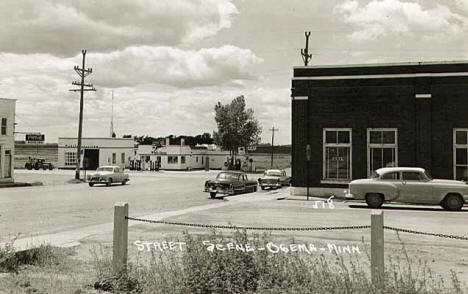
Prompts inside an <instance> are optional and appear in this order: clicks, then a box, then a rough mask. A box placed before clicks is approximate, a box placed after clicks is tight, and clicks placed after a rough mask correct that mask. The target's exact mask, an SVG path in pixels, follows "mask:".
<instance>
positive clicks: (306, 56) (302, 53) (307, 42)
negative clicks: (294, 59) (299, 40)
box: [301, 32, 312, 66]
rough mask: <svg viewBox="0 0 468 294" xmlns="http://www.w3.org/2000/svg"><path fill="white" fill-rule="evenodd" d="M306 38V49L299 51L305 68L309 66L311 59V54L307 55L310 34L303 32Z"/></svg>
mask: <svg viewBox="0 0 468 294" xmlns="http://www.w3.org/2000/svg"><path fill="white" fill-rule="evenodd" d="M305 37H306V47H305V49H301V55H302V60H304V65H305V66H307V65H308V64H309V60H310V59H311V58H312V54H309V37H310V32H305Z"/></svg>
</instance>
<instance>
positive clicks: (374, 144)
mask: <svg viewBox="0 0 468 294" xmlns="http://www.w3.org/2000/svg"><path fill="white" fill-rule="evenodd" d="M394 166H398V130H397V129H392V128H379V129H367V176H371V175H372V173H373V172H374V171H375V170H377V169H379V168H382V167H394Z"/></svg>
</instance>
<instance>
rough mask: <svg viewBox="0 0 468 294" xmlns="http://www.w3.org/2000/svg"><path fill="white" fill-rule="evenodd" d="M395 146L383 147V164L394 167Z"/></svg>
mask: <svg viewBox="0 0 468 294" xmlns="http://www.w3.org/2000/svg"><path fill="white" fill-rule="evenodd" d="M395 152H396V149H395V148H383V149H382V154H383V157H382V166H384V167H394V166H396V162H395Z"/></svg>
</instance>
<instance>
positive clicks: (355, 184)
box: [345, 167, 468, 210]
mask: <svg viewBox="0 0 468 294" xmlns="http://www.w3.org/2000/svg"><path fill="white" fill-rule="evenodd" d="M345 197H346V198H347V199H355V200H365V201H366V203H367V205H368V206H369V207H372V208H379V207H380V206H382V204H383V203H384V202H403V203H414V204H433V205H440V206H442V207H443V208H444V209H446V210H461V209H462V207H463V205H464V204H465V203H468V184H467V183H465V182H463V181H455V180H437V179H432V178H431V177H430V176H429V174H428V173H427V172H426V171H425V170H424V169H423V168H415V167H388V168H381V169H378V170H376V172H375V174H374V176H373V177H371V178H370V179H361V180H354V181H351V182H350V183H349V189H348V190H346V191H345Z"/></svg>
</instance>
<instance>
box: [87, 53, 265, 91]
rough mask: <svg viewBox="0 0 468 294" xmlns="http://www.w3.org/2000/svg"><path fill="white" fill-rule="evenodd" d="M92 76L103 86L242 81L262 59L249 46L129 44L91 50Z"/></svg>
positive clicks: (248, 78)
mask: <svg viewBox="0 0 468 294" xmlns="http://www.w3.org/2000/svg"><path fill="white" fill-rule="evenodd" d="M88 60H89V64H93V68H94V70H95V74H93V75H94V77H93V80H94V81H95V83H96V84H98V85H101V86H104V87H123V86H135V85H139V84H149V83H160V84H166V85H172V86H175V87H183V88H188V87H198V86H210V85H220V86H221V85H224V84H231V85H235V84H239V83H240V81H242V80H255V79H257V75H256V74H255V73H254V72H255V67H256V66H257V65H258V64H260V63H261V62H262V59H260V58H259V57H257V56H256V55H255V54H254V53H253V52H252V51H251V50H249V49H241V48H238V47H235V46H229V45H225V46H222V47H219V48H203V49H200V50H197V51H193V50H181V49H178V48H173V47H148V46H142V47H129V48H126V49H124V50H122V51H117V52H113V53H111V54H91V55H89V57H88Z"/></svg>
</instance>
